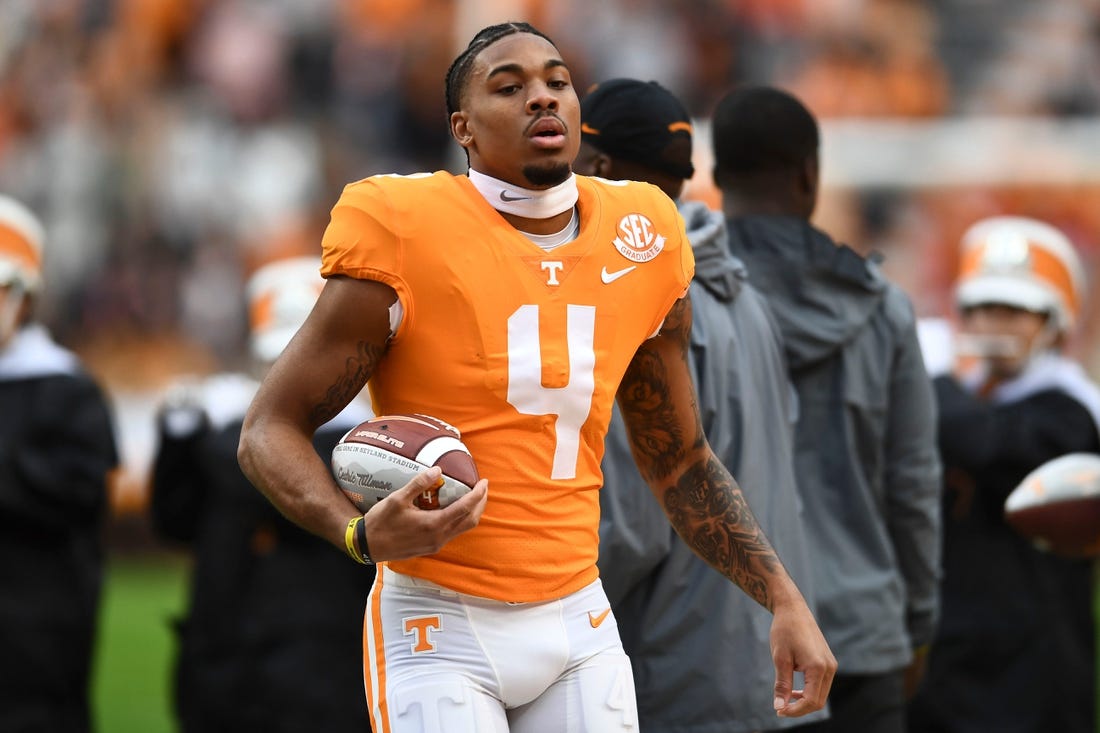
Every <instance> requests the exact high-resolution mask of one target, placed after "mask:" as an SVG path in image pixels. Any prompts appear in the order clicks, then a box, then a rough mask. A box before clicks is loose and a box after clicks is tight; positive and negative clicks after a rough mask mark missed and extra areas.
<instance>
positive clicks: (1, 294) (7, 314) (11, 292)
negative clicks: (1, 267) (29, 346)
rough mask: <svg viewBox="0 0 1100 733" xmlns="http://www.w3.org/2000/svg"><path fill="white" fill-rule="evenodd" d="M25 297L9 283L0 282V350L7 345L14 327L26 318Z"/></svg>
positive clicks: (13, 333) (13, 332)
mask: <svg viewBox="0 0 1100 733" xmlns="http://www.w3.org/2000/svg"><path fill="white" fill-rule="evenodd" d="M26 310H27V299H26V297H25V296H24V295H23V293H22V291H16V289H15V288H14V287H13V286H12V285H11V283H0V350H2V349H3V348H4V347H5V346H7V345H8V341H10V340H11V337H12V336H13V335H15V329H16V328H17V327H18V326H19V324H20V323H21V322H22V321H23V320H24V319H25V318H26Z"/></svg>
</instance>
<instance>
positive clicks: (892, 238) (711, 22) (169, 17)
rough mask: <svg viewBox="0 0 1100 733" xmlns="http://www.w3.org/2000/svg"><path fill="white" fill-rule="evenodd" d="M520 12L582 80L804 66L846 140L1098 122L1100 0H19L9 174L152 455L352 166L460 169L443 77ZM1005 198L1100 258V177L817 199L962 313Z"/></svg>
mask: <svg viewBox="0 0 1100 733" xmlns="http://www.w3.org/2000/svg"><path fill="white" fill-rule="evenodd" d="M502 19H526V20H529V21H531V22H533V23H534V24H535V25H536V26H538V27H540V28H541V29H543V30H545V31H546V32H547V33H548V34H549V35H550V36H551V37H552V38H554V39H555V41H556V43H557V44H558V45H559V47H560V48H561V49H562V52H563V54H564V55H565V56H566V59H567V61H568V63H569V65H570V67H571V69H572V71H573V75H574V81H575V83H576V85H577V86H578V88H580V89H584V88H586V87H587V86H588V85H590V84H591V83H593V82H596V81H599V80H602V79H607V78H611V77H615V76H631V77H635V78H642V79H654V80H658V81H660V82H661V83H662V84H663V85H664V86H666V87H668V88H669V89H670V90H672V91H673V92H674V93H676V94H677V96H679V97H680V98H681V99H683V100H684V101H685V103H686V104H687V105H688V106H689V109H690V111H691V113H692V114H693V116H696V117H697V118H699V119H705V118H706V117H707V116H708V115H709V113H710V111H711V106H712V105H713V104H714V102H715V101H716V100H717V99H718V98H719V97H720V96H721V94H722V93H723V92H725V91H726V90H728V89H729V88H730V87H732V86H734V85H736V84H741V83H768V84H774V85H777V86H781V87H784V88H786V89H788V90H790V91H792V92H793V93H794V94H796V95H797V96H798V97H800V98H801V99H802V100H803V101H804V102H805V103H806V104H807V106H808V107H809V108H810V109H811V110H812V111H813V112H814V113H815V114H816V115H817V116H818V117H819V118H820V119H821V120H822V121H823V128H824V135H825V145H826V147H827V146H828V143H829V129H830V128H829V125H830V123H831V122H832V121H838V120H844V119H851V118H859V119H865V120H866V119H871V120H876V119H882V120H896V119H909V120H924V121H929V120H933V121H934V120H939V119H944V118H959V117H973V118H985V117H998V118H999V117H1012V118H1015V117H1027V118H1042V119H1050V120H1063V119H1085V120H1091V119H1100V0H1046V1H1045V2H1042V3H1036V2H1030V1H1029V0H601V1H600V2H592V1H591V0H556V1H555V2H547V1H546V0H493V1H489V0H483V1H481V2H473V1H472V0H0V192H3V193H5V194H8V195H11V196H13V197H16V198H18V199H21V200H23V201H25V202H27V203H28V204H29V205H30V206H31V207H32V208H33V209H34V210H35V211H36V212H37V213H38V214H39V215H40V216H41V217H42V219H43V220H44V221H45V222H46V227H47V247H46V251H45V278H46V281H47V283H48V285H47V288H46V290H45V297H44V299H43V301H42V303H41V309H40V316H41V317H42V319H43V320H44V321H45V322H46V323H47V324H48V325H49V326H50V327H51V328H52V329H53V331H54V333H55V334H56V335H57V337H58V339H59V340H60V341H61V342H63V343H65V344H66V345H68V346H69V347H71V348H73V349H75V350H76V351H77V352H78V353H80V354H81V355H82V356H83V357H84V358H85V359H86V361H87V363H88V364H89V366H90V367H91V369H92V370H93V372H95V373H96V374H97V375H98V376H99V377H100V378H101V379H102V380H103V381H104V383H105V385H106V387H107V388H108V390H109V391H110V392H111V394H112V395H113V396H114V398H115V400H116V402H117V403H118V408H119V414H120V422H121V424H120V427H121V430H122V432H123V435H122V441H121V442H122V449H123V452H124V454H128V456H124V457H127V458H128V460H129V461H130V462H131V463H133V462H134V461H137V462H138V464H140V462H141V460H142V459H143V458H142V457H143V456H147V455H148V453H149V449H150V446H149V445H148V444H147V443H146V442H144V441H151V439H152V438H151V436H149V437H143V436H145V435H146V432H148V426H149V424H150V423H149V422H148V419H149V418H148V415H147V414H145V413H143V412H142V411H143V410H146V409H151V407H150V405H151V404H152V400H151V399H149V398H148V396H149V395H150V394H153V395H155V394H156V393H157V392H158V390H161V389H163V387H164V385H165V383H166V382H167V381H168V380H170V379H171V378H172V377H174V376H177V375H180V374H201V373H209V372H213V371H220V370H225V369H234V368H239V367H241V365H242V364H243V363H244V360H245V359H246V357H247V348H246V337H247V317H246V313H245V311H246V304H245V297H244V293H243V287H242V283H243V282H244V281H245V279H246V278H247V277H248V275H249V274H250V273H251V272H253V271H254V270H255V269H256V268H257V267H258V266H259V265H261V264H263V263H265V262H268V261H270V260H272V259H275V258H277V257H282V256H286V255H296V254H315V253H316V252H317V247H318V242H319V239H320V235H321V232H322V231H323V229H324V226H325V224H326V222H327V219H328V210H329V207H330V206H331V205H332V203H333V202H334V201H335V200H336V197H337V196H338V194H339V191H340V190H341V188H342V187H343V186H344V184H346V183H347V182H350V181H353V180H356V179H359V178H363V177H365V176H369V175H373V174H376V173H388V172H394V173H410V172H414V171H420V170H436V169H440V168H447V169H450V170H452V171H456V172H457V171H459V170H461V168H462V165H463V161H462V158H461V155H460V149H459V148H458V147H457V146H456V145H454V144H453V143H452V142H451V140H450V138H449V135H448V131H447V124H446V119H445V112H444V102H443V75H444V72H445V71H446V68H447V66H448V64H449V63H450V61H451V59H452V58H453V57H454V55H455V54H456V52H457V51H458V46H459V43H460V42H463V41H464V40H465V39H467V38H468V37H469V36H470V35H471V32H472V30H473V29H476V28H478V27H481V26H482V25H485V24H487V23H489V22H494V21H499V20H502ZM698 147H700V148H705V147H707V146H706V145H700V146H698ZM1015 152H1017V151H1015V150H1013V149H1006V150H1003V151H1002V152H1001V154H1002V155H1004V156H1012V155H1013V154H1014V153H1015ZM700 178H702V179H704V180H701V181H698V180H697V181H696V182H695V183H697V184H698V185H696V186H695V188H694V189H693V190H694V192H695V195H697V196H699V197H701V198H706V197H707V196H708V193H707V185H708V181H707V180H705V179H708V178H709V168H700V173H699V174H698V175H697V176H696V179H700ZM689 195H691V194H690V192H689ZM998 213H1012V214H1019V215H1030V216H1036V217H1039V218H1042V219H1044V220H1046V221H1049V222H1051V223H1053V224H1055V225H1057V226H1059V227H1060V228H1061V229H1063V230H1064V231H1066V232H1067V233H1068V234H1069V235H1070V237H1071V238H1072V239H1073V240H1074V244H1075V245H1077V246H1078V248H1079V249H1080V250H1081V252H1082V254H1083V255H1084V258H1085V260H1086V263H1088V266H1089V269H1090V271H1092V270H1093V269H1094V268H1093V267H1092V265H1093V263H1094V262H1095V261H1097V260H1100V257H1098V256H1097V255H1098V253H1100V175H1094V176H1093V177H1092V178H1091V179H1088V178H1085V179H1083V180H1066V181H1063V182H1059V183H1057V184H1055V185H1051V184H1050V183H1049V182H1047V183H1043V184H1041V185H1040V184H1034V183H1029V182H1028V181H1001V182H995V183H991V184H988V185H984V186H978V187H975V186H965V187H962V186H952V185H950V183H948V184H946V185H943V186H938V187H927V186H926V187H906V186H891V185H879V186H874V187H870V188H866V187H861V188H855V189H853V188H845V187H834V188H833V189H831V190H830V189H827V190H826V191H825V194H824V198H823V200H822V203H821V207H820V209H819V212H818V215H817V216H818V218H819V219H821V220H823V222H824V223H825V226H826V228H827V229H830V230H831V231H833V232H835V233H836V234H837V235H838V238H839V239H841V240H844V241H848V242H849V243H851V244H853V246H856V247H858V248H861V249H880V250H882V251H883V252H884V253H885V254H886V255H887V259H886V264H885V267H886V269H887V272H888V273H890V274H892V275H895V276H896V277H897V279H898V281H899V283H900V284H901V285H902V286H903V287H904V288H905V289H906V290H907V291H909V293H910V295H911V296H912V297H913V299H914V302H915V303H916V304H917V307H918V309H919V310H920V311H922V313H921V314H922V315H939V314H942V312H943V311H944V310H945V309H946V307H947V301H946V297H947V296H946V293H947V292H948V290H949V287H950V282H951V280H952V278H953V276H954V274H955V270H956V262H955V261H954V257H955V255H954V253H955V251H956V249H957V243H958V239H959V236H960V235H961V233H962V232H963V230H964V229H965V228H966V226H968V225H969V224H970V223H971V222H973V221H974V220H976V219H978V218H981V217H983V216H989V215H994V214H998ZM1097 307H1100V304H1096V303H1090V304H1088V305H1087V306H1086V317H1085V318H1084V328H1083V331H1082V333H1083V334H1084V335H1083V339H1084V341H1083V344H1082V346H1081V347H1080V348H1081V349H1082V350H1083V351H1082V353H1083V354H1084V355H1085V356H1086V357H1090V356H1091V351H1092V350H1094V349H1096V348H1097V347H1096V346H1095V344H1096V342H1098V341H1100V338H1097V329H1098V328H1100V323H1098V319H1097V318H1094V317H1092V311H1093V310H1095V309H1096V308H1097ZM1087 361H1088V363H1090V364H1092V363H1094V362H1097V361H1098V360H1096V359H1091V358H1087ZM130 426H133V427H130ZM138 469H139V470H138V471H137V473H138V474H140V473H141V471H140V465H139V466H138ZM127 497H129V498H127ZM116 499H118V500H119V501H118V502H117V503H119V504H120V505H124V506H125V505H129V504H128V502H129V503H130V504H133V503H138V504H140V502H141V488H140V486H133V487H131V489H130V490H129V493H127V494H126V495H125V496H123V497H121V499H119V497H116Z"/></svg>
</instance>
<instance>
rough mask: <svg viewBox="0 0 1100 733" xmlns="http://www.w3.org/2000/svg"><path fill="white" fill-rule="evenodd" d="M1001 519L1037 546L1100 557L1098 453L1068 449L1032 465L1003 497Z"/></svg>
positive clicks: (1069, 555) (1099, 463) (1061, 551)
mask: <svg viewBox="0 0 1100 733" xmlns="http://www.w3.org/2000/svg"><path fill="white" fill-rule="evenodd" d="M1005 520H1006V521H1007V522H1008V524H1009V525H1010V526H1011V527H1013V528H1014V529H1015V530H1016V531H1017V532H1019V533H1020V534H1022V535H1023V536H1024V537H1026V538H1027V539H1029V540H1031V542H1032V543H1033V544H1034V545H1035V546H1036V547H1038V548H1039V549H1041V550H1045V551H1047V552H1052V553H1054V554H1057V555H1063V556H1066V557H1095V556H1097V555H1100V455H1096V454H1094V453H1070V454H1068V455H1065V456H1061V457H1060V458H1055V459H1054V460H1051V461H1047V462H1046V463H1044V464H1043V465H1041V466H1039V467H1038V468H1036V469H1035V470H1034V471H1032V472H1031V473H1029V474H1028V475H1027V476H1026V477H1025V478H1024V480H1023V481H1021V482H1020V485H1019V486H1017V487H1016V489H1015V490H1013V492H1012V493H1011V494H1010V495H1009V497H1008V499H1007V500H1005Z"/></svg>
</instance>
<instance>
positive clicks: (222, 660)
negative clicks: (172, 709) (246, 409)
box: [153, 414, 374, 733]
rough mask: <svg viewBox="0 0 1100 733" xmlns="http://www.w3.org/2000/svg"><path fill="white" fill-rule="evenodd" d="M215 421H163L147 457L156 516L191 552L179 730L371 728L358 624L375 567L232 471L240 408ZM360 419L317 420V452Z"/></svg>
mask: <svg viewBox="0 0 1100 733" xmlns="http://www.w3.org/2000/svg"><path fill="white" fill-rule="evenodd" d="M367 417H369V415H368V414H363V415H361V418H362V419H366V418H367ZM220 422H221V421H220V420H219V419H217V418H215V420H214V421H213V423H214V424H213V425H211V424H209V423H200V427H199V428H198V429H197V430H195V431H193V432H191V433H189V434H186V435H178V436H173V435H171V434H169V433H167V432H165V431H164V430H163V429H162V431H161V442H160V446H159V449H158V451H157V455H156V460H155V463H154V472H153V518H154V522H155V526H156V528H157V530H158V532H159V533H160V534H161V535H162V536H164V537H167V538H171V539H175V540H180V541H183V542H187V543H189V544H190V545H191V547H192V548H193V551H194V569H193V577H192V583H191V594H190V608H189V612H188V615H187V617H186V619H184V620H183V621H182V622H181V623H180V625H179V631H180V650H179V658H178V663H177V668H176V707H177V714H178V716H179V718H180V721H181V724H182V729H183V731H185V733H186V732H191V731H194V732H195V733H199V732H200V731H201V732H202V733H211V732H216V731H252V730H256V731H260V730H262V731H266V732H268V733H271V732H277V731H287V732H288V733H289V732H291V731H304V730H318V731H322V730H323V731H332V732H333V733H341V732H343V731H347V732H348V733H351V732H352V731H355V733H362V731H367V730H370V723H369V719H368V716H367V705H366V699H365V696H364V692H363V663H362V628H363V612H364V609H365V606H366V598H367V593H368V592H369V590H370V587H371V584H372V583H373V581H374V568H373V567H364V566H362V565H359V564H357V563H355V562H354V561H353V560H352V559H351V558H349V557H347V556H346V555H345V554H343V553H341V552H340V551H339V550H337V549H336V548H335V547H333V546H331V545H329V544H328V543H327V542H325V541H323V540H321V539H320V538H318V537H316V536H314V535H312V534H310V533H308V532H306V531H304V530H303V529H301V528H299V527H298V526H296V525H294V524H292V523H291V522H289V521H287V520H286V519H284V518H283V517H282V516H281V515H280V514H279V513H278V511H276V509H275V508H274V507H273V506H272V505H271V504H270V502H268V500H267V499H266V498H265V497H264V496H263V494H261V493H260V492H259V491H258V490H257V489H256V488H254V487H253V486H252V485H251V484H250V483H249V481H248V480H247V479H246V478H245V476H244V474H243V473H242V472H241V470H240V466H239V465H238V463H237V445H238V443H239V441H240V430H241V419H240V417H236V418H235V419H232V420H231V421H229V422H228V423H226V424H224V425H222V424H219V423H220ZM356 422H358V418H355V419H354V420H339V421H335V420H334V421H333V422H332V423H329V424H328V425H326V426H324V427H322V428H321V429H320V430H319V431H318V432H317V434H316V436H315V438H314V445H315V446H316V448H317V452H318V453H319V454H320V455H321V456H322V457H323V458H324V459H325V460H326V461H328V459H329V456H330V455H331V452H332V448H333V446H334V445H335V444H336V441H337V440H338V439H339V438H340V436H341V435H343V434H344V433H345V432H346V431H347V430H348V429H349V428H350V427H352V426H353V425H354V424H355V423H356Z"/></svg>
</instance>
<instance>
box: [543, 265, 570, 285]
mask: <svg viewBox="0 0 1100 733" xmlns="http://www.w3.org/2000/svg"><path fill="white" fill-rule="evenodd" d="M541 267H542V269H543V270H545V271H546V273H547V274H548V277H547V278H546V284H547V285H559V284H560V283H559V282H558V273H559V272H560V271H561V269H562V268H563V267H565V263H564V262H561V261H559V260H548V261H543V262H542V264H541Z"/></svg>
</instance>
